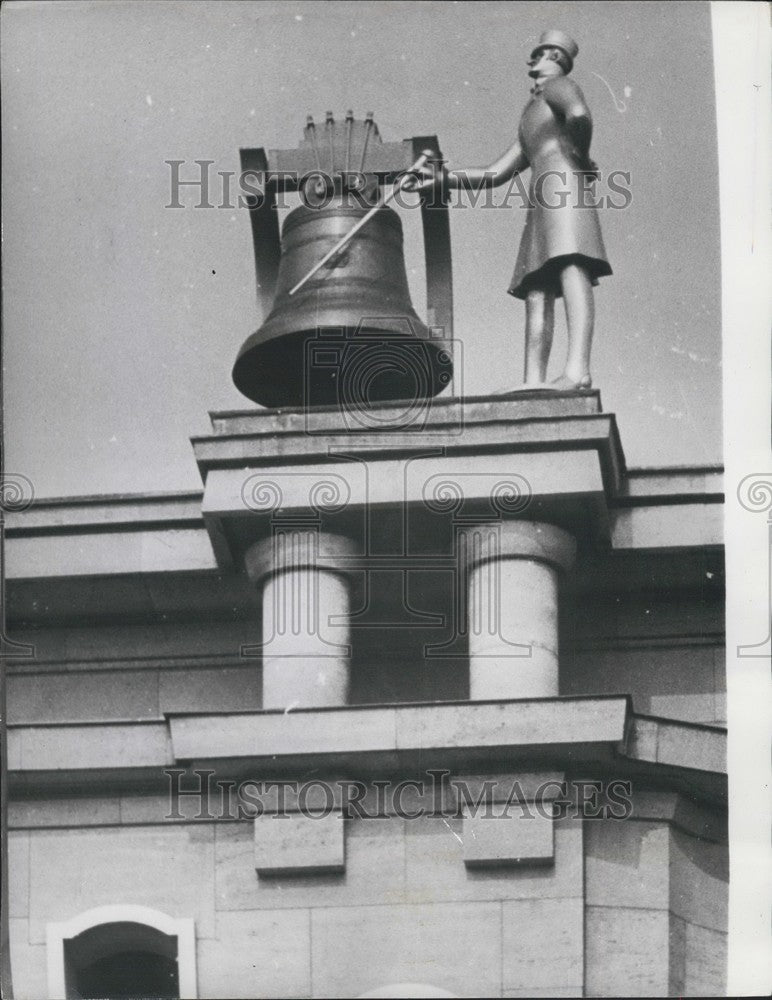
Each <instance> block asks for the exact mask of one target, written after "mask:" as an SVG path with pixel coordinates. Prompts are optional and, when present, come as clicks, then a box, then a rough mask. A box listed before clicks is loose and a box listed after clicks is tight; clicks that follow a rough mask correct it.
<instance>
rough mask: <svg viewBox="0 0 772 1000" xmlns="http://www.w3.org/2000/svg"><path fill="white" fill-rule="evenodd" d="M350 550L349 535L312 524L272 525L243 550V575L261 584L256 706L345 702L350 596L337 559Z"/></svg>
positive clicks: (303, 705) (325, 704)
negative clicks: (267, 534) (260, 693)
mask: <svg viewBox="0 0 772 1000" xmlns="http://www.w3.org/2000/svg"><path fill="white" fill-rule="evenodd" d="M351 555H354V546H353V543H352V542H351V541H350V540H349V539H346V538H342V537H340V536H339V535H331V534H329V533H327V532H322V531H319V530H318V528H316V526H313V525H312V526H297V525H288V526H287V527H283V526H282V527H280V528H279V527H275V528H274V533H273V535H272V536H271V537H270V538H266V539H263V541H260V542H257V543H256V544H255V545H253V546H252V547H251V548H250V549H249V550H248V551H247V553H246V556H245V562H246V568H247V573H248V574H249V577H250V579H251V580H252V581H253V582H254V583H255V584H257V585H259V586H261V587H262V598H263V641H262V646H263V708H287V707H288V706H290V705H291V706H293V707H298V708H300V707H312V706H313V707H322V706H327V705H345V704H347V701H348V688H349V668H350V661H351V650H350V644H349V643H350V635H349V625H348V621H347V619H348V614H349V610H350V601H349V586H348V581H347V579H346V578H345V575H344V572H345V571H344V569H343V567H342V562H343V557H344V556H351ZM331 619H332V620H331Z"/></svg>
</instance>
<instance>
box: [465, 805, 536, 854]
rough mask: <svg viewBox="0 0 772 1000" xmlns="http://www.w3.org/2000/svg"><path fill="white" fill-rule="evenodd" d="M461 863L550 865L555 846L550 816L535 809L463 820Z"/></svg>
mask: <svg viewBox="0 0 772 1000" xmlns="http://www.w3.org/2000/svg"><path fill="white" fill-rule="evenodd" d="M463 839H464V864H465V865H466V866H467V867H468V868H469V867H479V866H482V865H518V864H519V865H532V864H551V863H552V862H553V860H554V853H555V845H554V836H553V829H552V817H550V816H542V815H540V814H539V813H537V812H536V811H535V810H531V812H530V814H529V813H524V814H518V813H515V814H513V815H509V816H495V815H494V816H486V815H485V814H484V813H483V814H482V815H479V816H466V817H464V830H463Z"/></svg>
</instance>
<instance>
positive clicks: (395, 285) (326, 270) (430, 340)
mask: <svg viewBox="0 0 772 1000" xmlns="http://www.w3.org/2000/svg"><path fill="white" fill-rule="evenodd" d="M367 210H368V207H367V205H363V206H359V205H356V204H343V203H342V202H341V201H339V200H338V201H337V203H336V204H331V205H328V206H326V207H324V208H312V207H309V206H307V205H304V206H302V207H300V208H296V209H295V210H294V211H292V212H291V213H290V214H289V215H288V216H287V219H286V221H285V224H284V229H283V233H282V247H281V259H280V262H279V273H278V278H277V288H276V297H275V300H274V303H273V308H272V309H271V312H270V314H269V316H268V318H267V319H266V321H265V323H263V325H262V326H261V327H260V329H259V330H257V332H256V333H253V334H252V336H251V337H249V339H248V340H247V341H246V342H245V343H244V345H243V347H242V348H241V351H240V352H239V356H238V358H237V359H236V364H235V365H234V368H233V381H234V382H235V384H236V387H237V388H238V389H239V390H240V391H241V392H243V393H244V395H245V396H248V397H249V399H252V400H254V402H256V403H261V404H262V405H263V406H270V407H281V406H286V407H298V408H299V407H307V406H321V405H340V406H344V407H353V408H362V407H367V406H368V405H370V404H372V403H378V402H383V401H385V400H416V399H425V398H428V397H431V396H434V395H436V394H437V393H438V392H440V391H441V390H442V389H444V388H445V387H446V386H447V385H448V384H449V383H450V379H451V375H452V368H453V366H452V361H451V358H450V355H449V353H448V350H447V347H446V346H445V345H444V344H443V341H442V339H441V337H434V336H433V335H432V333H431V331H430V330H429V329H428V327H427V326H426V325H425V324H424V323H422V322H421V320H420V319H419V318H418V316H417V315H416V312H415V310H414V309H413V306H412V303H411V301H410V294H409V291H408V284H407V274H406V272H405V258H404V253H403V241H402V223H401V221H400V219H399V216H398V215H397V214H396V212H394V211H392V210H391V209H390V208H388V207H385V208H382V209H381V210H380V211H379V212H377V213H376V214H375V215H374V216H373V218H372V219H371V220H370V221H369V222H368V223H367V224H366V225H365V226H363V227H362V229H361V230H360V231H359V232H358V233H357V234H356V235H355V236H354V237H353V239H352V240H351V242H350V243H349V244H347V245H346V246H345V247H344V248H343V249H342V250H341V251H340V252H339V254H338V255H336V256H335V257H333V258H332V259H331V260H330V262H329V264H328V265H326V266H325V267H323V268H322V269H321V270H320V271H319V272H318V273H317V274H316V275H315V276H314V277H313V278H312V279H311V280H310V281H308V282H307V283H306V284H305V285H304V286H303V287H302V288H301V289H300V290H298V291H297V292H296V293H295V295H292V296H290V295H289V290H290V289H291V288H293V287H294V286H295V285H296V284H297V282H298V281H300V279H301V278H303V277H304V276H305V275H306V274H307V273H308V272H309V271H310V270H311V268H312V267H313V266H314V265H315V264H316V263H317V262H318V261H319V260H321V258H322V257H324V255H325V254H326V253H327V252H328V251H329V250H330V249H331V248H332V247H333V246H334V245H335V244H336V243H337V242H338V240H339V239H340V238H341V237H342V236H344V235H345V234H346V233H348V232H349V231H350V230H351V229H352V228H353V226H354V225H355V224H356V223H357V222H358V221H359V220H360V219H361V218H362V216H363V215H364V214H365V213H366V212H367Z"/></svg>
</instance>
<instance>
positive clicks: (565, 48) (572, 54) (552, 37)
mask: <svg viewBox="0 0 772 1000" xmlns="http://www.w3.org/2000/svg"><path fill="white" fill-rule="evenodd" d="M542 49H560V51H561V52H565V54H566V55H567V56H568V59H569V62H570V63H571V65H572V66H573V65H574V59H576V57H577V54H578V52H579V46H578V45H577V44H576V42H575V41H574V40H573V38H571V36H570V35H567V34H566V33H565V31H558V30H557V29H555V28H553V29H551V30H550V31H545V32H542V36H541V38H540V39H539V44H538V45H537V46H536V48H535V49H534V50H533V52H532V53H531V59H533V58H534V57H535V56H536V54H537V53H539V52H541V50H542Z"/></svg>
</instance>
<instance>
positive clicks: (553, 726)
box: [169, 696, 629, 761]
mask: <svg viewBox="0 0 772 1000" xmlns="http://www.w3.org/2000/svg"><path fill="white" fill-rule="evenodd" d="M628 712H629V702H628V700H627V699H626V698H624V697H613V696H612V697H607V698H555V699H549V698H545V699H534V700H519V701H495V702H455V703H451V704H445V705H436V704H435V705H420V706H416V705H399V706H390V707H377V708H358V707H347V708H342V709H327V710H321V711H320V710H299V711H295V712H281V713H276V712H256V713H249V714H244V715H224V716H223V715H195V716H193V715H190V716H171V717H170V718H169V725H170V728H171V738H172V747H173V751H174V757H175V760H177V761H183V760H200V759H209V760H214V759H217V758H226V759H233V758H238V757H250V758H270V759H273V760H275V759H276V758H280V757H282V756H293V757H294V756H298V755H303V754H313V755H337V754H355V753H379V754H383V753H391V754H395V753H398V752H409V751H418V752H422V753H425V752H427V751H431V750H443V749H446V748H478V747H479V748H486V749H487V748H491V749H492V748H495V747H501V748H509V749H511V748H513V747H522V748H530V749H535V748H547V747H557V746H564V745H566V744H609V745H611V746H612V747H614V748H617V747H621V745H622V743H623V741H624V739H625V731H626V726H627V719H628Z"/></svg>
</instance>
